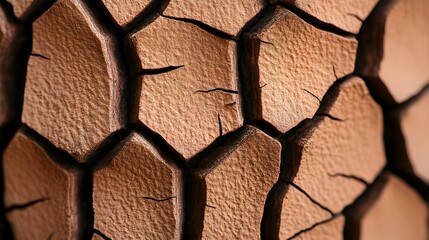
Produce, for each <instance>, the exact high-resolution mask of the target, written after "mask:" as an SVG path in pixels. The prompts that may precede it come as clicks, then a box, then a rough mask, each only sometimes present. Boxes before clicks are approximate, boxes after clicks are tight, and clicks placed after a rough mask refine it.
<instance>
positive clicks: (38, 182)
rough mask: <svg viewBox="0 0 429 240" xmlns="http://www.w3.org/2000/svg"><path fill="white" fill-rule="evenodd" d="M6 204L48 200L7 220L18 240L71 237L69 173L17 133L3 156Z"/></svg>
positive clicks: (15, 212)
mask: <svg viewBox="0 0 429 240" xmlns="http://www.w3.org/2000/svg"><path fill="white" fill-rule="evenodd" d="M3 164H4V169H5V179H6V186H5V187H6V190H5V204H6V206H13V205H17V204H18V205H19V204H25V203H28V202H31V201H35V200H40V199H46V200H44V201H41V202H39V203H36V204H34V205H33V206H31V207H28V208H27V209H23V210H19V209H17V210H13V211H11V212H9V213H8V215H7V217H8V219H9V221H10V222H11V224H12V229H13V230H14V232H15V238H16V239H17V240H20V239H48V237H49V236H50V235H51V234H52V238H51V239H64V238H63V236H68V234H69V220H70V219H69V214H70V213H69V201H68V188H69V184H68V177H67V173H66V172H64V171H63V170H61V169H60V168H59V167H58V166H57V165H55V164H54V163H53V162H52V160H51V159H50V158H49V157H48V156H47V154H46V153H45V152H44V151H43V150H42V149H41V148H40V147H39V146H38V145H37V144H36V143H34V142H33V141H32V140H30V139H29V138H27V137H26V136H24V135H23V134H21V133H18V134H17V135H16V136H15V138H14V139H13V140H12V142H11V144H10V146H9V147H8V148H7V150H6V152H5V154H4V162H3Z"/></svg>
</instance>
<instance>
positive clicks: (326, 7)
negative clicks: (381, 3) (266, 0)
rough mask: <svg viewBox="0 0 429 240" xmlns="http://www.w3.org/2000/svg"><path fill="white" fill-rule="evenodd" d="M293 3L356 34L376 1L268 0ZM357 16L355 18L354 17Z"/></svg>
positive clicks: (325, 20)
mask: <svg viewBox="0 0 429 240" xmlns="http://www.w3.org/2000/svg"><path fill="white" fill-rule="evenodd" d="M270 1H271V2H286V3H287V2H294V4H295V5H296V6H297V7H299V8H300V9H302V10H304V11H305V12H307V13H309V14H311V15H313V16H315V17H316V18H318V19H320V20H322V21H324V22H327V23H331V24H333V25H335V26H337V27H339V28H342V29H344V30H347V31H350V32H353V33H358V32H359V29H360V27H361V25H362V22H361V21H360V20H359V19H358V18H357V17H359V18H360V19H363V20H364V19H365V18H366V17H367V16H368V15H369V14H370V13H371V11H372V9H373V8H374V6H375V4H376V3H377V2H378V1H377V0H318V1H315V0H270ZM356 16H357V17H356Z"/></svg>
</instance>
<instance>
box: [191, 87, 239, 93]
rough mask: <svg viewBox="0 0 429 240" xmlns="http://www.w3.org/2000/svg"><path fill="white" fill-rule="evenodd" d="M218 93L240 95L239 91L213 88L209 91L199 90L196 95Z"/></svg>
mask: <svg viewBox="0 0 429 240" xmlns="http://www.w3.org/2000/svg"><path fill="white" fill-rule="evenodd" d="M217 91H220V92H225V93H231V94H238V91H235V90H231V89H226V88H213V89H208V90H197V91H195V92H194V93H210V92H217Z"/></svg>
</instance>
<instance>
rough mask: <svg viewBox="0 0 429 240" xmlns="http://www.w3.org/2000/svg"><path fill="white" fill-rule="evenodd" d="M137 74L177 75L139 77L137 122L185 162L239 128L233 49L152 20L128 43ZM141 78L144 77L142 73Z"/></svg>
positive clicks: (194, 30) (190, 28)
mask: <svg viewBox="0 0 429 240" xmlns="http://www.w3.org/2000/svg"><path fill="white" fill-rule="evenodd" d="M133 39H134V41H135V42H136V45H137V51H138V53H139V56H140V59H141V62H142V68H143V69H159V68H164V67H168V66H176V67H179V68H177V69H174V70H171V71H168V72H165V73H161V74H155V75H149V74H147V75H144V76H143V78H142V80H141V81H143V83H142V90H141V98H140V112H139V119H140V120H141V121H142V122H143V123H145V124H146V125H147V126H148V127H149V128H151V129H152V130H154V131H156V132H158V133H159V134H161V135H162V136H163V137H164V138H165V139H166V140H167V141H168V142H169V143H170V144H171V145H172V146H173V147H175V148H176V149H177V150H178V151H179V152H180V153H182V154H183V155H184V156H185V157H190V156H192V155H194V154H195V153H196V152H198V151H199V150H201V149H202V148H204V147H205V146H207V145H208V144H209V143H210V142H212V141H213V140H214V139H215V138H216V137H218V136H219V126H218V125H219V124H218V118H217V114H219V115H220V119H221V122H222V126H223V132H224V133H225V132H229V131H231V130H234V129H235V128H237V127H239V123H240V122H241V120H240V118H239V114H238V109H237V101H238V100H237V99H238V96H237V94H234V93H229V92H225V91H212V92H205V93H204V92H197V91H199V90H203V91H205V90H212V89H215V88H223V89H229V90H235V89H236V86H235V84H236V83H235V75H236V73H235V70H234V67H233V64H234V57H233V56H234V54H233V49H234V44H233V42H231V41H227V40H224V39H221V38H218V37H216V36H213V35H211V34H210V33H207V32H205V31H203V30H201V29H200V28H198V27H196V26H194V25H192V24H189V23H184V22H180V21H177V20H172V19H167V18H164V17H160V18H158V19H157V20H156V21H155V22H154V23H152V24H151V25H149V26H148V27H147V28H145V29H144V30H143V31H141V32H139V33H137V34H136V35H135V36H134V37H133ZM180 66H181V67H180ZM143 72H144V71H143Z"/></svg>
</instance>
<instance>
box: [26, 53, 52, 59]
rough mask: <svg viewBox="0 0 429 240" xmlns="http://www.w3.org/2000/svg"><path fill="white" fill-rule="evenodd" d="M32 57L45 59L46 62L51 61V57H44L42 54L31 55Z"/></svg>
mask: <svg viewBox="0 0 429 240" xmlns="http://www.w3.org/2000/svg"><path fill="white" fill-rule="evenodd" d="M30 56H32V57H37V58H42V59H45V60H50V58H49V57H46V56H45V55H42V54H40V53H31V54H30Z"/></svg>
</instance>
